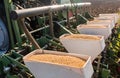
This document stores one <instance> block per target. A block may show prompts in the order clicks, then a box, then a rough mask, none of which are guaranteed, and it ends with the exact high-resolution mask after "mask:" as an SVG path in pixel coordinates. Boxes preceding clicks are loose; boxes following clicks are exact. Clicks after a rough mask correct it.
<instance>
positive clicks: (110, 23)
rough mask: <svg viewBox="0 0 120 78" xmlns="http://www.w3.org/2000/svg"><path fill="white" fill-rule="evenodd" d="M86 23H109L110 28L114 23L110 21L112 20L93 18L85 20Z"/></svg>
mask: <svg viewBox="0 0 120 78" xmlns="http://www.w3.org/2000/svg"><path fill="white" fill-rule="evenodd" d="M87 24H106V25H110V27H111V29H113V27H114V26H115V24H114V23H113V22H112V20H97V19H95V20H93V21H89V22H87Z"/></svg>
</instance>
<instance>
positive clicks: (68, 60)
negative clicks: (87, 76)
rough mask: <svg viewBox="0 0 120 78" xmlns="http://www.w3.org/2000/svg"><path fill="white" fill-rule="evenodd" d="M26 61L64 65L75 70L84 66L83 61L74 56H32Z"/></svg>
mask: <svg viewBox="0 0 120 78" xmlns="http://www.w3.org/2000/svg"><path fill="white" fill-rule="evenodd" d="M28 60H32V61H37V62H47V63H54V64H59V65H65V66H70V67H77V68H81V67H83V66H84V64H85V60H83V59H81V58H78V57H74V56H65V55H55V54H37V55H32V56H31V57H29V58H28Z"/></svg>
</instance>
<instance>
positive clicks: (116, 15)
mask: <svg viewBox="0 0 120 78" xmlns="http://www.w3.org/2000/svg"><path fill="white" fill-rule="evenodd" d="M99 16H100V17H101V16H114V17H115V23H117V22H118V19H119V15H118V14H117V13H112V14H99Z"/></svg>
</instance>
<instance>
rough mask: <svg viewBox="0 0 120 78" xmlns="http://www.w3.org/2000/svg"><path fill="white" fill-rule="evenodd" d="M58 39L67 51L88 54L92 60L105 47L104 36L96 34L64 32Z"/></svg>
mask: <svg viewBox="0 0 120 78" xmlns="http://www.w3.org/2000/svg"><path fill="white" fill-rule="evenodd" d="M60 41H61V43H62V44H63V46H64V47H65V48H66V49H67V51H68V52H70V53H79V54H86V55H89V56H91V57H92V61H93V60H94V59H95V58H96V57H97V56H98V55H99V54H100V53H101V52H102V51H103V49H104V47H105V42H104V37H103V36H98V35H97V36H95V35H85V34H72V35H70V34H64V35H62V36H61V37H60Z"/></svg>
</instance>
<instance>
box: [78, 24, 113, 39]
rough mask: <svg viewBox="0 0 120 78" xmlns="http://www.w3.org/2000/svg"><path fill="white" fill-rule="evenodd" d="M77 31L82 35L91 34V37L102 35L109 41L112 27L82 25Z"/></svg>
mask: <svg viewBox="0 0 120 78" xmlns="http://www.w3.org/2000/svg"><path fill="white" fill-rule="evenodd" d="M77 30H78V31H79V32H80V33H81V34H89V35H102V36H104V38H105V39H107V38H108V37H109V36H110V35H111V33H112V32H111V28H110V26H105V25H100V24H98V25H97V24H96V25H95V24H93V25H91V24H90V25H89V24H81V25H79V26H77Z"/></svg>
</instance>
